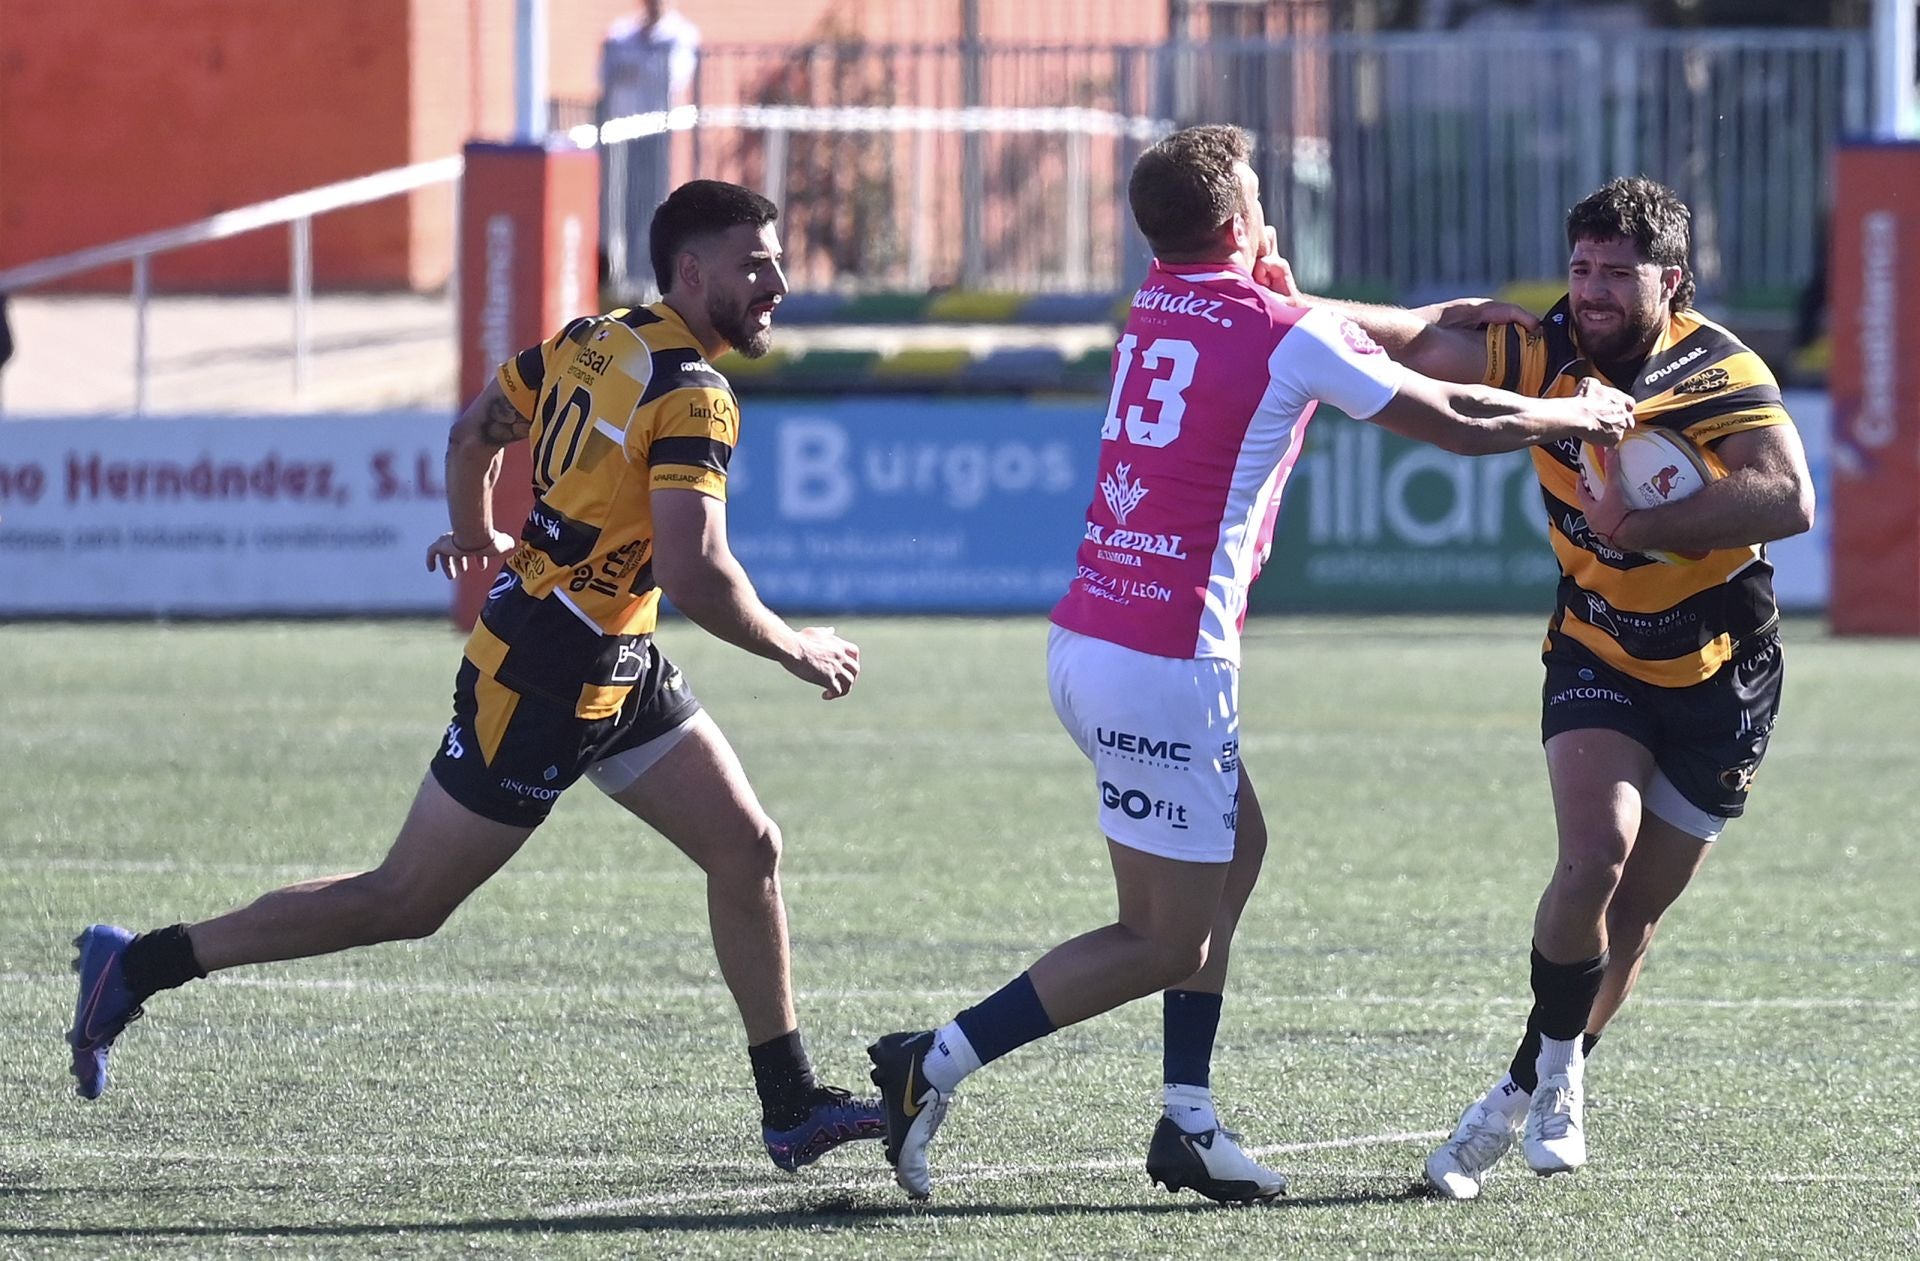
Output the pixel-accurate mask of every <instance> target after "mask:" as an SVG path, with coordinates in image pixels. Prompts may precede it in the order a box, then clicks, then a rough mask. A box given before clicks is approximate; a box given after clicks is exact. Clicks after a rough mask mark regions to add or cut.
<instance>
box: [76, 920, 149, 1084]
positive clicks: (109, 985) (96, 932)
mask: <svg viewBox="0 0 1920 1261" xmlns="http://www.w3.org/2000/svg"><path fill="white" fill-rule="evenodd" d="M132 941H133V934H132V933H130V932H128V931H127V930H126V929H124V928H117V927H115V926H114V925H112V924H95V925H93V926H92V927H91V928H89V929H87V930H86V931H85V932H83V933H81V934H80V935H79V936H78V937H75V938H74V939H73V944H74V945H75V946H77V947H79V950H80V953H79V954H78V955H77V956H76V957H75V958H74V961H73V970H74V971H75V972H78V973H79V974H80V999H79V1001H78V1002H77V1003H75V1004H74V1008H73V1028H72V1029H71V1030H69V1031H68V1033H67V1045H68V1046H70V1047H72V1048H73V1077H74V1081H75V1082H76V1083H78V1084H77V1085H76V1086H75V1090H76V1091H77V1092H78V1093H79V1095H80V1097H81V1098H82V1099H98V1098H99V1097H100V1096H101V1095H103V1094H105V1093H106V1091H107V1055H108V1053H109V1052H111V1051H112V1050H113V1040H114V1039H115V1038H117V1037H119V1036H120V1032H121V1030H123V1029H125V1028H126V1027H127V1026H128V1025H130V1024H132V1023H133V1022H134V1021H135V1020H138V1019H139V1018H140V1004H139V1003H138V1002H137V1001H136V1000H135V999H134V996H133V991H131V990H129V989H128V988H127V982H126V977H125V976H124V975H123V974H122V972H121V967H120V964H121V960H122V959H123V958H124V957H125V955H126V953H127V946H128V944H129V943H131V942H132Z"/></svg>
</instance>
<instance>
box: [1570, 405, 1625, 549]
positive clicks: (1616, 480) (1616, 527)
mask: <svg viewBox="0 0 1920 1261" xmlns="http://www.w3.org/2000/svg"><path fill="white" fill-rule="evenodd" d="M1582 384H1585V382H1582ZM1600 477H1601V481H1600V494H1599V495H1598V496H1597V497H1596V496H1595V495H1594V493H1593V489H1592V488H1591V487H1589V486H1588V485H1587V479H1586V478H1585V477H1576V478H1574V495H1575V496H1576V497H1577V498H1578V499H1579V501H1580V511H1581V512H1583V513H1585V514H1586V518H1587V528H1588V529H1589V530H1592V531H1593V532H1594V533H1595V534H1597V535H1599V536H1600V541H1601V542H1603V543H1607V544H1609V545H1612V544H1613V536H1614V535H1615V534H1617V533H1619V531H1620V523H1621V522H1622V521H1625V520H1626V519H1627V512H1628V511H1629V509H1628V508H1627V492H1626V487H1625V486H1624V485H1623V483H1622V482H1621V478H1620V453H1619V452H1618V451H1615V450H1614V449H1613V448H1611V447H1609V448H1607V449H1606V450H1604V451H1602V452H1601V453H1600Z"/></svg>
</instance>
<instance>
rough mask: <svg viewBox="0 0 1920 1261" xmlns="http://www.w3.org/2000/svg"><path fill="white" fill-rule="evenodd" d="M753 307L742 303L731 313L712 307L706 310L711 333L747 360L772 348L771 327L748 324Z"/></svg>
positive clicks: (770, 325)
mask: <svg viewBox="0 0 1920 1261" xmlns="http://www.w3.org/2000/svg"><path fill="white" fill-rule="evenodd" d="M768 300H769V299H768V298H759V299H756V301H757V302H765V301H768ZM753 305H754V304H753V303H743V304H742V305H741V306H740V307H739V308H738V309H736V310H731V311H723V310H718V309H716V308H714V307H712V306H709V307H708V308H707V318H708V319H709V320H711V321H712V322H713V331H714V332H716V333H718V334H720V336H722V337H724V338H726V339H727V344H728V345H729V346H732V347H733V348H734V349H735V350H737V351H739V352H740V354H741V355H742V356H743V357H744V358H747V359H758V358H759V357H760V356H762V355H764V354H766V353H767V351H769V350H771V349H772V348H773V325H772V324H771V323H769V324H767V325H766V327H764V328H762V327H761V326H759V325H758V324H750V323H748V321H749V320H750V319H751V318H752V316H751V313H750V312H751V308H752V306H753Z"/></svg>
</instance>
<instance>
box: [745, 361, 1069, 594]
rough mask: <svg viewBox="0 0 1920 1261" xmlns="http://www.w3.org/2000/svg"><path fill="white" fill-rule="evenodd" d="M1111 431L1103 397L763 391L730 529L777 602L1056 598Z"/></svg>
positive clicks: (750, 412) (750, 415) (751, 409)
mask: <svg viewBox="0 0 1920 1261" xmlns="http://www.w3.org/2000/svg"><path fill="white" fill-rule="evenodd" d="M1099 434H1100V404H1098V403H1096V402H1086V401H1076V402H1065V403H1062V402H1041V401H1032V400H1025V399H1011V398H978V399H927V398H880V399H873V398H862V399H830V400H822V401H820V402H817V403H815V402H800V401H780V400H773V401H756V400H754V399H751V398H749V399H747V400H745V401H744V403H743V405H742V420H741V442H740V447H739V450H738V451H736V452H735V453H734V456H733V462H732V464H731V466H730V468H729V477H728V481H729V486H728V496H727V530H728V534H729V536H730V538H731V539H732V542H733V548H734V551H735V552H736V553H737V554H738V555H739V557H740V560H741V562H742V563H743V564H744V565H745V566H746V568H747V572H748V573H749V574H751V575H752V577H753V581H754V585H755V586H756V587H758V588H759V590H760V594H761V596H762V597H763V598H765V599H766V601H767V602H768V603H769V604H771V605H773V607H775V608H785V609H805V610H835V609H858V610H871V611H892V612H903V611H926V612H935V611H939V612H969V613H986V612H1001V611H1016V610H1025V611H1044V610H1046V609H1049V608H1051V607H1052V606H1053V603H1054V601H1056V600H1058V599H1059V598H1060V597H1061V596H1062V595H1063V594H1065V593H1066V589H1067V582H1068V580H1069V579H1071V578H1072V577H1073V568H1074V551H1075V549H1076V548H1077V547H1078V546H1079V540H1080V534H1081V528H1082V524H1083V522H1084V521H1085V514H1086V509H1087V500H1088V497H1089V496H1090V495H1091V494H1092V493H1093V481H1094V458H1095V450H1096V446H1097V444H1098V441H1099Z"/></svg>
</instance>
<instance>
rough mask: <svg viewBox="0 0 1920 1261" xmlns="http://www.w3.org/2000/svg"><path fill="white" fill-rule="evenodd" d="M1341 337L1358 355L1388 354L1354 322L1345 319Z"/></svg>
mask: <svg viewBox="0 0 1920 1261" xmlns="http://www.w3.org/2000/svg"><path fill="white" fill-rule="evenodd" d="M1340 336H1341V337H1342V338H1344V339H1345V340H1346V343H1347V345H1348V346H1349V347H1350V348H1351V349H1352V350H1353V353H1354V354H1356V355H1384V354H1386V353H1387V352H1386V351H1384V350H1382V349H1381V348H1380V343H1379V342H1377V341H1375V340H1373V338H1371V337H1369V336H1368V335H1367V330H1366V329H1364V328H1361V327H1360V326H1359V325H1358V324H1355V323H1354V322H1353V321H1352V320H1345V319H1343V320H1341V321H1340Z"/></svg>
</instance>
